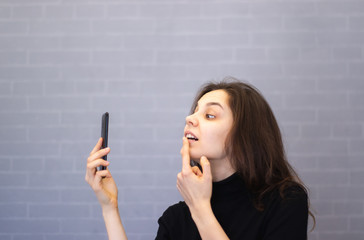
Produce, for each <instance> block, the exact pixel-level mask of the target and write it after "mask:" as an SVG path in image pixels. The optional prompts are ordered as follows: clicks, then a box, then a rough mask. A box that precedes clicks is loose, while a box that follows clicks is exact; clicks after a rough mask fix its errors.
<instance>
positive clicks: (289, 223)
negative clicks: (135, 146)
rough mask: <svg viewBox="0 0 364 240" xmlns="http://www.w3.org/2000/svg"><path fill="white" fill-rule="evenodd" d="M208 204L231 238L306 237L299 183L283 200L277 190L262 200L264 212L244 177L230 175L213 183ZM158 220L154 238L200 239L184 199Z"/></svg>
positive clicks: (305, 211) (285, 239)
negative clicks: (247, 187) (254, 201)
mask: <svg viewBox="0 0 364 240" xmlns="http://www.w3.org/2000/svg"><path fill="white" fill-rule="evenodd" d="M211 207H212V211H213V212H214V214H215V217H216V219H217V220H218V222H219V223H220V225H221V226H222V228H223V229H224V231H225V233H226V234H227V236H228V237H229V238H230V239H236V240H258V239H259V240H260V239H262V240H263V239H264V240H273V239H274V240H306V239H307V219H308V203H307V195H306V193H305V191H304V190H303V189H302V188H300V187H299V186H295V187H290V188H288V189H287V190H286V191H285V198H284V199H282V198H281V197H280V195H279V193H278V190H277V191H274V192H272V193H271V194H269V196H268V197H266V198H265V200H264V211H258V210H257V209H256V208H255V207H254V205H253V200H252V195H251V194H250V193H249V192H248V191H247V189H246V187H245V185H244V182H243V180H242V179H241V178H240V177H239V176H238V175H237V174H233V175H231V176H230V177H228V178H226V179H224V180H222V181H220V182H214V183H213V188H212V197H211ZM158 223H159V229H158V233H157V237H156V239H157V240H162V239H170V240H179V239H181V240H182V239H185V240H195V239H196V240H197V239H201V237H200V235H199V233H198V230H197V227H196V225H195V223H194V221H193V219H192V217H191V214H190V211H189V209H188V206H187V205H186V203H185V202H179V203H177V204H175V205H173V206H170V207H169V208H168V209H167V210H166V211H165V212H164V213H163V215H162V216H161V217H160V218H159V220H158Z"/></svg>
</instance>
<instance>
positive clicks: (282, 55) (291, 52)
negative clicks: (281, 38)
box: [267, 47, 300, 62]
mask: <svg viewBox="0 0 364 240" xmlns="http://www.w3.org/2000/svg"><path fill="white" fill-rule="evenodd" d="M267 52H268V53H267V56H268V57H267V58H268V59H269V60H271V61H284V62H286V61H287V62H290V61H295V60H298V58H299V53H300V52H299V49H298V48H293V47H284V48H283V47H282V48H279V47H275V48H269V49H268V50H267Z"/></svg>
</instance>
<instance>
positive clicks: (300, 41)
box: [251, 31, 317, 47]
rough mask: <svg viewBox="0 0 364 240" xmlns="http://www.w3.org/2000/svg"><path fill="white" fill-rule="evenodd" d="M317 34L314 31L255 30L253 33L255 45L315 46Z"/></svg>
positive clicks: (252, 39) (252, 37)
mask: <svg viewBox="0 0 364 240" xmlns="http://www.w3.org/2000/svg"><path fill="white" fill-rule="evenodd" d="M316 38H317V34H313V33H312V32H274V31H272V32H254V33H252V34H251V42H252V45H253V46H269V47H272V46H284V47H287V46H305V47H307V46H313V45H316Z"/></svg>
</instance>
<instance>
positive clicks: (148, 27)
mask: <svg viewBox="0 0 364 240" xmlns="http://www.w3.org/2000/svg"><path fill="white" fill-rule="evenodd" d="M119 14H120V13H119ZM154 29H155V27H154V23H153V21H150V20H149V19H124V20H95V21H93V23H92V32H93V33H134V34H135V33H152V32H153V30H154Z"/></svg>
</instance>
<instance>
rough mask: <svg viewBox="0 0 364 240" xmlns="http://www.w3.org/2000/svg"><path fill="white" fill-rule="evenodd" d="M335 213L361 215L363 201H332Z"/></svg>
mask: <svg viewBox="0 0 364 240" xmlns="http://www.w3.org/2000/svg"><path fill="white" fill-rule="evenodd" d="M334 209H335V213H336V214H338V215H343V216H344V215H348V214H350V215H363V209H364V208H363V203H362V202H359V201H355V202H354V201H348V202H338V203H334Z"/></svg>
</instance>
